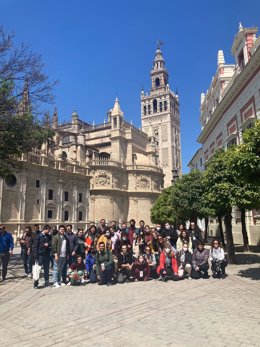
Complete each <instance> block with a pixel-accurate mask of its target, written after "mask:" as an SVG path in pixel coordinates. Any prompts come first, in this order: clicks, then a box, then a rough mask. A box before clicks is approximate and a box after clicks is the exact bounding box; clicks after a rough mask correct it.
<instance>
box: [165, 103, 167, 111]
mask: <svg viewBox="0 0 260 347" xmlns="http://www.w3.org/2000/svg"><path fill="white" fill-rule="evenodd" d="M164 111H167V101H164Z"/></svg>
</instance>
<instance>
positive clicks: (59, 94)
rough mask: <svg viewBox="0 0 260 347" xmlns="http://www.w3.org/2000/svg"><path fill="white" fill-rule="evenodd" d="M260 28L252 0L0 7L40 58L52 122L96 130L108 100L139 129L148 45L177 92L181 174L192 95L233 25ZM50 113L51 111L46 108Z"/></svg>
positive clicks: (11, 3) (53, 0)
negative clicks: (158, 52)
mask: <svg viewBox="0 0 260 347" xmlns="http://www.w3.org/2000/svg"><path fill="white" fill-rule="evenodd" d="M240 21H241V22H242V24H243V25H244V26H245V27H250V26H260V1H259V0H248V1H242V0H237V1H234V0H219V1H209V0H207V1H206V0H198V1H193V0H190V1H175V0H160V1H158V0H157V1H155V0H121V1H119V0H96V1H90V0H74V1H71V0H44V1H43V0H42V1H40V0H39V1H35V0H23V1H21V0H0V24H1V25H3V26H4V28H5V30H6V31H8V32H14V33H15V34H16V38H15V41H16V43H17V44H20V43H22V42H25V43H27V44H29V45H30V46H31V48H32V49H33V50H34V51H36V52H37V53H40V54H41V55H42V58H43V61H44V63H45V72H46V73H47V74H48V75H49V77H50V80H59V83H58V85H57V87H55V90H54V94H55V96H56V99H55V105H56V106H57V108H58V113H59V117H60V120H64V121H65V120H69V119H70V115H71V113H72V112H73V110H74V109H76V110H77V112H78V114H79V116H80V118H81V119H83V120H85V121H87V122H88V121H89V122H91V123H92V122H93V121H95V123H96V124H98V123H102V122H103V121H104V118H105V117H106V113H107V111H108V109H110V108H111V107H112V106H113V103H114V100H115V98H116V96H118V97H119V101H120V105H121V108H122V110H123V111H124V114H125V117H126V119H127V120H128V121H131V120H132V121H133V123H134V125H136V126H137V127H139V126H140V124H141V121H140V119H141V116H140V92H141V88H142V86H143V88H144V90H145V91H149V88H150V69H151V66H152V62H153V58H154V53H155V48H156V45H155V41H156V40H162V41H163V42H164V45H163V47H162V52H163V55H164V58H165V60H166V67H167V69H168V72H169V76H170V79H169V82H170V88H171V89H172V90H174V91H175V90H176V89H178V92H179V100H180V111H181V141H182V161H183V171H184V172H188V168H187V167H186V165H187V163H188V162H189V160H190V159H191V157H192V155H193V154H194V153H195V151H196V149H197V148H198V147H199V145H198V144H197V143H196V138H197V136H198V134H199V132H200V124H199V105H200V93H201V92H202V91H206V90H207V89H208V87H209V84H210V81H211V78H212V76H213V75H214V73H215V71H216V64H217V51H218V50H219V49H223V50H224V54H225V59H226V62H227V63H233V57H232V56H231V53H230V50H231V45H232V42H233V39H234V36H235V34H236V33H237V31H238V24H239V22H240ZM46 108H47V109H49V110H50V111H51V113H52V111H53V108H54V106H53V105H51V106H47V107H46Z"/></svg>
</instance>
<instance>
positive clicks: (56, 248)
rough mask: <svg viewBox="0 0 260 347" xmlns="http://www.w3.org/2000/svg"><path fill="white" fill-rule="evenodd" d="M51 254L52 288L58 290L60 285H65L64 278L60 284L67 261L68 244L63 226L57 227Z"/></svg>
mask: <svg viewBox="0 0 260 347" xmlns="http://www.w3.org/2000/svg"><path fill="white" fill-rule="evenodd" d="M52 252H53V256H54V262H53V287H54V288H60V286H61V285H65V284H66V283H64V281H66V278H64V277H63V283H61V274H62V271H63V269H64V266H66V262H67V259H68V257H69V243H68V240H67V237H66V236H65V226H64V225H60V226H59V232H58V234H56V235H55V236H53V238H52Z"/></svg>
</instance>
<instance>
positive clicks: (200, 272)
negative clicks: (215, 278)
mask: <svg viewBox="0 0 260 347" xmlns="http://www.w3.org/2000/svg"><path fill="white" fill-rule="evenodd" d="M208 260H209V252H208V250H207V249H205V248H204V242H203V241H199V242H198V245H197V249H195V250H194V252H193V255H192V272H191V276H192V278H194V279H196V280H197V279H199V278H208V277H209V276H208V270H209V264H208Z"/></svg>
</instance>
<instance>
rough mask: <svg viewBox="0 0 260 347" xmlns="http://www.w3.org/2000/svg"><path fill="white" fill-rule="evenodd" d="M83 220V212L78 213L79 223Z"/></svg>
mask: <svg viewBox="0 0 260 347" xmlns="http://www.w3.org/2000/svg"><path fill="white" fill-rule="evenodd" d="M81 220H83V212H82V211H79V221H81Z"/></svg>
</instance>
